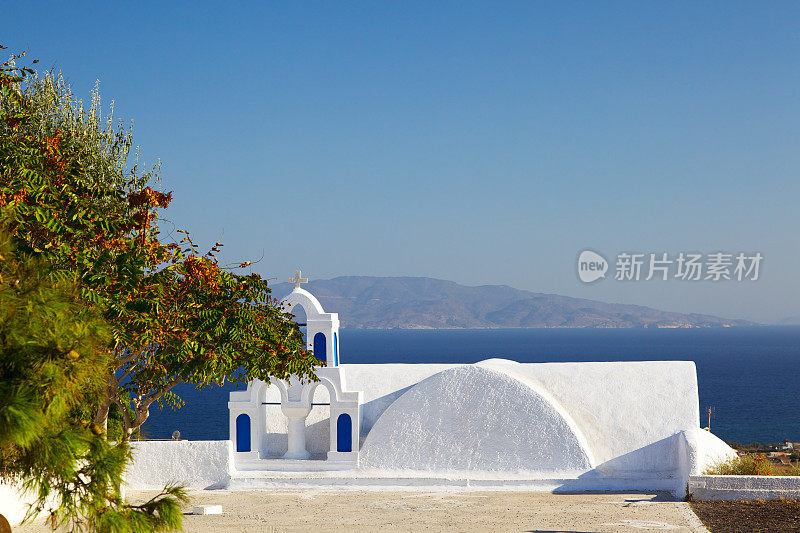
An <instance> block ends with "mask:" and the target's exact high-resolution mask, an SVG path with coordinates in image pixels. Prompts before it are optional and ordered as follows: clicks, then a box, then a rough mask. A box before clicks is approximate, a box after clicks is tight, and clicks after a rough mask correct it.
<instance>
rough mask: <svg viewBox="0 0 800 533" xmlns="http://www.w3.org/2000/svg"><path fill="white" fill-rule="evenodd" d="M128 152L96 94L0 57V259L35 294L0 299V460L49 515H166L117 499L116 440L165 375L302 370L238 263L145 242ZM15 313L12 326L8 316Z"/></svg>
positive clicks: (156, 398)
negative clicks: (1, 249) (86, 97)
mask: <svg viewBox="0 0 800 533" xmlns="http://www.w3.org/2000/svg"><path fill="white" fill-rule="evenodd" d="M132 146H133V142H132V135H131V133H130V130H125V128H124V127H123V125H122V123H121V122H117V123H115V122H114V118H113V104H112V113H111V114H109V116H108V117H106V118H105V119H104V118H103V116H102V113H101V107H100V99H99V94H98V92H97V90H95V92H94V93H93V94H92V101H91V104H90V105H89V106H88V109H86V108H85V107H84V106H83V103H82V102H80V101H78V100H76V99H75V98H74V97H73V95H72V93H71V92H70V90H69V87H68V86H67V85H66V84H65V83H64V81H63V78H62V77H61V76H60V75H56V76H54V75H53V74H52V73H50V74H45V75H44V76H42V77H38V76H37V75H36V74H35V73H34V72H33V71H32V70H31V69H27V68H22V69H19V68H15V67H14V66H13V63H6V64H4V65H2V66H0V226H2V227H3V228H5V230H7V232H8V237H7V239H6V240H7V241H8V242H7V246H8V250H9V251H8V252H7V253H8V254H10V255H9V257H10V258H11V259H8V261H10V262H8V263H6V266H5V268H9V269H12V270H10V271H9V272H12V271H13V269H17V270H19V272H17V273H16V274H9V276H10V277H9V278H8V279H14V280H17V279H18V280H20V283H22V280H25V283H28V284H29V286H30V287H31V289H30V291H28V289H26V291H28V292H25V293H24V294H25V295H29V297H30V298H38V299H34V300H31V299H28V300H25V299H24V298H23V297H22V296H19V295H18V297H14V298H12V297H11V296H8V300H7V301H4V305H6V306H7V308H8V309H9V310H13V312H11V311H9V313H10V314H9V315H8V318H7V320H5V321H4V323H3V324H2V325H1V326H2V330H3V335H4V338H5V339H7V342H8V344H7V345H5V346H4V348H3V349H4V350H5V351H8V353H9V354H11V355H9V356H8V358H7V361H5V362H4V363H3V364H4V365H5V366H4V367H3V372H5V374H4V376H5V378H6V381H5V382H4V385H3V386H4V387H5V388H3V389H0V433H2V434H3V435H10V434H12V433H13V435H14V436H13V438H11V437H8V436H7V437H6V441H5V442H0V459H1V460H2V468H3V469H4V472H5V473H6V474H7V475H8V476H12V477H13V476H16V478H17V479H21V480H23V482H24V483H25V484H26V485H28V486H30V487H31V488H32V489H34V490H35V492H36V493H37V494H38V495H39V497H40V499H39V502H40V503H41V502H43V501H44V498H47V497H55V498H56V501H57V502H58V505H57V507H56V510H55V511H54V514H53V524H54V525H58V524H63V525H69V526H70V527H73V528H82V527H90V528H93V529H97V530H106V529H109V530H121V531H124V530H126V529H125V528H128V527H129V528H133V529H131V530H132V531H133V530H136V528H139V529H142V528H145V529H147V530H152V529H158V528H160V527H167V528H169V527H173V526H174V525H175V524H179V522H180V520H179V514H176V513H178V511H177V509H178V505H179V500H180V499H181V498H182V497H183V496H184V495H183V493H182V492H181V491H180V489H177V488H174V487H168V488H167V489H165V492H164V495H163V496H164V497H162V498H158V499H156V500H153V501H152V502H149V503H147V504H144V505H142V506H138V507H134V506H130V505H129V504H127V503H125V502H124V500H123V499H122V498H121V497H120V495H119V480H120V476H121V473H122V469H123V468H124V464H125V461H126V460H127V455H128V448H127V441H128V439H129V438H130V436H131V435H132V434H134V432H136V431H137V430H138V428H140V427H141V425H142V424H143V423H144V422H145V421H146V420H147V417H148V414H149V408H150V406H151V405H152V404H153V403H158V405H162V406H165V405H166V406H170V407H173V408H178V407H180V406H181V405H182V401H181V400H180V398H178V397H177V396H176V395H175V394H174V393H173V392H172V389H173V388H174V387H175V386H176V385H177V384H178V383H182V382H183V383H192V384H195V385H196V386H197V387H198V388H199V387H204V386H208V385H211V384H222V383H224V382H225V381H226V380H230V381H237V382H244V381H249V380H252V379H254V378H259V379H262V380H265V381H269V380H270V378H276V377H277V378H281V379H286V378H288V377H289V375H291V374H294V375H297V376H300V377H301V379H309V380H311V379H316V376H315V375H314V365H315V364H316V359H315V358H314V357H313V356H312V355H311V354H310V353H309V352H308V351H307V350H305V348H304V343H303V340H302V334H301V333H300V330H299V329H298V328H297V326H296V325H295V324H294V323H293V322H292V321H291V316H290V315H288V314H286V313H283V312H282V311H281V310H280V309H278V308H277V306H276V305H275V304H276V302H275V301H274V300H273V299H272V298H271V296H270V289H269V287H268V286H267V282H266V281H265V280H263V279H261V278H260V277H259V276H258V275H256V274H251V275H242V274H238V273H236V272H235V271H236V270H237V269H239V268H244V267H245V266H246V265H247V264H249V263H248V262H244V263H241V264H238V265H229V266H220V265H219V264H218V262H217V259H216V253H217V252H219V249H220V246H221V244H220V243H217V244H216V245H215V246H214V247H212V249H211V250H210V251H209V252H208V253H205V254H201V253H200V252H199V251H198V248H199V247H198V246H197V245H196V244H194V243H193V242H192V240H191V238H190V236H189V234H188V233H187V232H183V233H184V235H185V236H184V238H183V240H182V241H181V242H180V243H167V244H164V243H162V242H161V241H160V233H159V227H158V224H157V223H158V221H159V220H160V218H159V217H160V213H161V211H162V210H164V209H166V208H167V207H168V205H169V203H170V201H171V199H172V193H164V192H159V191H156V190H153V189H152V188H151V187H149V186H148V183H152V182H155V181H157V180H158V172H159V169H158V167H156V168H154V169H153V170H152V171H150V172H146V173H143V174H139V173H138V171H137V168H136V165H135V164H134V165H133V167H132V168H129V167H128V163H127V158H128V156H129V154H130V151H131V148H132ZM24 269H28V270H24ZM23 270H24V272H23ZM22 274H25V276H23V275H22ZM27 286H28V285H26V287H27ZM6 289H7V290H8V291H12V292H13V290H16V289H15V288H14V287H11V286H9V287H7V288H6ZM9 294H11V293H9ZM20 294H22V293H20ZM25 297H26V298H27V297H28V296H25ZM34 302H36V303H34ZM21 309H27V310H28V313H29V314H30V316H27V317H26V323H25V324H24V325H23V324H21V323H18V322H13V320H12V319H11V317H12V316H23V313H22V311H21ZM37 313H39V314H37ZM15 350H16V351H15ZM5 351H4V354H5V353H6V352H5ZM65 354H66V355H65ZM26 358H27V359H26ZM37 358H38V359H37ZM54 391H60V392H58V393H56V392H54ZM92 413H94V416H93V417H92V416H91V415H92ZM92 418H93V420H92ZM107 436H111V437H112V438H113V439H116V440H117V444H116V445H111V444H109V443H108V440H107V439H106V438H105V437H107ZM170 517H172V518H170ZM176 517H177V518H176ZM173 518H174V520H173ZM87 524H88V526H87ZM137 524H138V525H137ZM145 525H146V527H145Z"/></svg>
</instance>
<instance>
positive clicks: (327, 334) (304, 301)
mask: <svg viewBox="0 0 800 533" xmlns="http://www.w3.org/2000/svg"><path fill="white" fill-rule="evenodd" d="M289 283H294V290H293V291H292V292H290V293H289V294H288V295H287V296H286V297H285V298H284V299H283V300H281V306H282V307H283V310H284V311H286V312H291V310H292V309H293V308H294V307H295V306H297V305H299V306H300V307H302V308H303V311H305V313H306V343H307V346H306V347H307V348H308V349H309V350H311V351H312V352H314V356H315V357H316V358H317V359H319V360H320V361H322V362H325V364H326V365H327V366H329V367H334V366H339V314H338V313H326V312H325V310H324V309H322V305H321V304H320V303H319V300H317V299H316V298H315V297H314V295H313V294H311V293H310V292H308V291H307V290H305V289H303V288H301V287H300V285H301V284H302V283H308V278H304V277H302V275H301V272H300V270H296V271H295V273H294V276H293V277H291V278H289Z"/></svg>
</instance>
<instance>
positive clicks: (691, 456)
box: [681, 428, 738, 478]
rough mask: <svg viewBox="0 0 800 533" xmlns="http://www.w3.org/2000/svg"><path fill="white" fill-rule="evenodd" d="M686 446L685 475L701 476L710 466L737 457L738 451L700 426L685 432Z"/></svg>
mask: <svg viewBox="0 0 800 533" xmlns="http://www.w3.org/2000/svg"><path fill="white" fill-rule="evenodd" d="M683 438H684V442H685V446H686V452H685V458H686V459H685V460H686V463H685V465H681V466H682V470H683V472H684V473H685V476H686V477H687V478H688V477H689V476H699V475H701V474H702V473H703V471H705V470H706V469H707V468H708V467H710V466H712V465H714V464H717V463H720V462H723V461H728V460H730V459H736V458H737V457H738V455H737V454H736V451H735V450H734V449H733V448H731V447H730V446H728V445H727V444H725V441H723V440H722V439H720V438H719V437H717V436H716V435H714V434H713V433H711V432H709V431H706V430H704V429H700V428H694V429H691V430H687V431H684V432H683Z"/></svg>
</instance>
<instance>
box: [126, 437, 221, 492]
mask: <svg viewBox="0 0 800 533" xmlns="http://www.w3.org/2000/svg"><path fill="white" fill-rule="evenodd" d="M131 448H132V452H133V460H132V461H131V462H130V463H129V465H128V469H127V471H126V473H125V482H126V485H127V487H128V488H130V489H133V490H140V489H160V488H162V487H164V486H165V485H167V484H169V483H177V484H180V485H184V486H186V487H191V488H222V487H224V486H226V485H227V484H228V481H229V480H230V474H231V463H232V460H231V458H232V454H233V447H232V445H231V441H228V440H198V441H138V442H134V443H132V446H131Z"/></svg>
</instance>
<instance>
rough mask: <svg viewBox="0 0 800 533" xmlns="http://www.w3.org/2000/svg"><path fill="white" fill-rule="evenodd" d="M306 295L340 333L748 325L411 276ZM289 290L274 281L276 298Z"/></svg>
mask: <svg viewBox="0 0 800 533" xmlns="http://www.w3.org/2000/svg"><path fill="white" fill-rule="evenodd" d="M303 288H306V289H308V290H309V291H310V292H312V293H313V294H314V295H315V296H316V297H317V298H318V299H319V301H320V303H322V306H323V307H324V308H325V310H326V311H328V312H333V313H339V320H340V322H341V327H343V328H356V329H391V328H403V329H462V328H473V329H483V328H640V327H672V328H674V327H720V326H752V325H756V324H755V323H754V322H748V321H746V320H728V319H724V318H719V317H715V316H710V315H699V314H681V313H669V312H666V311H658V310H657V309H652V308H650V307H643V306H639V305H623V304H609V303H604V302H597V301H594V300H584V299H582V298H569V297H567V296H559V295H557V294H542V293H537V292H530V291H523V290H519V289H514V288H512V287H509V286H507V285H482V286H479V287H467V286H465V285H459V284H458V283H454V282H452V281H444V280H440V279H432V278H414V277H389V278H380V277H371V276H343V277H339V278H334V279H325V280H314V281H312V282H310V283H309V284H308V285H303ZM291 289H292V286H291V285H290V284H288V283H277V284H275V285H273V286H272V291H273V296H274V297H276V298H282V297H283V296H285V295H286V294H288V293H289V292H290V291H291Z"/></svg>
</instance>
